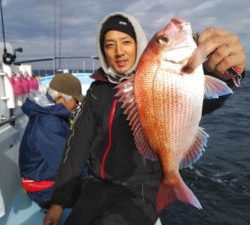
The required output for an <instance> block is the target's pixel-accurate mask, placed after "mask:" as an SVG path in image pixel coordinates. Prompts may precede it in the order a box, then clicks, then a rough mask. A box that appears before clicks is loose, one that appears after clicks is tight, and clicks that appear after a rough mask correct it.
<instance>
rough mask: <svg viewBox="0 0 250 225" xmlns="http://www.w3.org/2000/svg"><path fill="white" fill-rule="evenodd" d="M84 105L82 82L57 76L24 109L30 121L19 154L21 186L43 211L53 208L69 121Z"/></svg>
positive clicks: (64, 76)
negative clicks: (53, 191) (80, 106)
mask: <svg viewBox="0 0 250 225" xmlns="http://www.w3.org/2000/svg"><path fill="white" fill-rule="evenodd" d="M82 101H83V95H82V89H81V83H80V81H79V80H78V79H77V78H76V77H75V76H73V75H72V74H57V75H55V76H54V78H53V79H52V80H51V82H50V84H49V88H48V90H47V93H46V94H42V93H40V94H39V95H38V96H35V97H34V98H33V99H32V98H27V99H26V101H25V103H24V104H23V106H22V110H23V112H24V113H25V114H26V115H27V116H28V117H29V122H28V124H27V127H26V129H25V132H24V135H23V138H22V141H21V145H20V153H19V166H20V173H21V177H22V186H23V188H24V189H25V190H26V191H27V193H28V195H29V197H30V198H31V199H32V200H33V201H35V202H36V203H37V204H38V205H39V206H40V207H42V208H48V207H49V205H50V198H51V193H52V190H53V186H54V179H55V175H56V173H57V169H58V166H59V163H60V160H61V156H62V152H63V147H64V144H65V140H66V137H67V135H68V131H69V127H70V121H71V120H72V118H73V112H74V110H75V109H76V107H77V105H78V104H80V103H81V102H82Z"/></svg>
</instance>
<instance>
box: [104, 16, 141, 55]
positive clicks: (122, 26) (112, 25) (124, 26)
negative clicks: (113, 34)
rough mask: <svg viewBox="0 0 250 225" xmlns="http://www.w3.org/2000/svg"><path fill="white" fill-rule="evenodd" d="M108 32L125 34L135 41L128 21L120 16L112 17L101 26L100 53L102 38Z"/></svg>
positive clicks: (133, 32)
mask: <svg viewBox="0 0 250 225" xmlns="http://www.w3.org/2000/svg"><path fill="white" fill-rule="evenodd" d="M110 30H116V31H121V32H123V33H126V34H128V35H129V36H131V37H132V38H133V39H134V40H135V41H136V36H135V31H134V28H133V26H132V24H131V23H130V22H129V21H128V19H127V18H125V17H123V16H121V15H116V16H112V17H110V18H109V19H108V20H107V21H106V22H105V23H104V24H103V25H102V28H101V34H100V45H101V49H102V51H103V47H104V46H103V43H104V36H105V34H106V33H107V32H108V31H110Z"/></svg>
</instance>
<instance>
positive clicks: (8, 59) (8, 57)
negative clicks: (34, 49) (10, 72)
mask: <svg viewBox="0 0 250 225" xmlns="http://www.w3.org/2000/svg"><path fill="white" fill-rule="evenodd" d="M0 11H1V24H2V35H3V58H2V60H3V63H4V64H7V65H11V64H12V63H14V62H15V60H16V52H22V51H23V49H22V48H16V49H14V53H13V54H11V53H9V52H8V50H7V48H6V41H5V30H4V17H3V5H2V0H0Z"/></svg>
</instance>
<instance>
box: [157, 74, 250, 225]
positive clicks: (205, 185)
mask: <svg viewBox="0 0 250 225" xmlns="http://www.w3.org/2000/svg"><path fill="white" fill-rule="evenodd" d="M202 127H204V128H205V130H206V132H207V133H208V134H209V135H210V137H209V139H208V147H207V149H206V152H205V153H204V155H203V157H202V158H201V159H200V160H199V161H198V162H197V163H195V164H194V167H193V169H184V170H182V171H181V175H182V177H183V179H184V181H185V182H186V183H187V185H188V186H189V187H190V189H191V190H192V191H193V193H194V194H195V195H196V197H197V198H198V199H199V201H200V203H201V205H202V207H203V209H202V210H199V209H196V208H194V207H192V206H189V205H187V204H184V203H181V202H176V203H174V204H172V205H170V206H169V207H168V208H167V209H166V210H165V211H164V212H163V213H162V217H161V220H162V223H163V225H250V72H247V75H246V77H245V79H244V80H243V81H242V87H241V88H240V89H238V90H237V91H236V92H235V93H234V94H233V95H232V96H231V97H230V98H229V99H228V100H227V101H226V103H225V105H224V106H223V107H222V108H220V109H218V110H217V111H215V112H213V113H211V114H208V115H205V116H204V117H203V118H202Z"/></svg>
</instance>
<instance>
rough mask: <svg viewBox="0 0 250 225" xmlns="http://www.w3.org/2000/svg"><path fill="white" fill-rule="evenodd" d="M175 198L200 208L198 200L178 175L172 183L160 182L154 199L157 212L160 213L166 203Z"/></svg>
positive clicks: (173, 200) (171, 201)
mask: <svg viewBox="0 0 250 225" xmlns="http://www.w3.org/2000/svg"><path fill="white" fill-rule="evenodd" d="M177 200H179V201H182V202H184V203H187V204H190V205H193V206H194V207H196V208H198V209H202V206H201V204H200V202H199V200H198V199H197V198H196V197H195V195H194V193H193V192H192V191H191V190H190V189H189V188H188V186H187V185H186V184H185V183H184V181H183V180H182V178H181V177H180V176H179V178H178V179H176V182H174V183H173V184H166V183H163V182H162V183H161V184H160V187H159V191H158V194H157V199H156V210H157V212H158V213H160V212H161V211H162V210H163V209H164V208H165V207H166V206H167V205H169V204H171V203H173V202H175V201H177Z"/></svg>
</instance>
